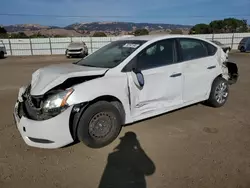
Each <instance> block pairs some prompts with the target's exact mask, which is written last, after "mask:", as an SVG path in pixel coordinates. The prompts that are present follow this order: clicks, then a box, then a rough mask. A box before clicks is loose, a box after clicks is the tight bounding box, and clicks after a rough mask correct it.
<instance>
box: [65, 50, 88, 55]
mask: <svg viewBox="0 0 250 188" xmlns="http://www.w3.org/2000/svg"><path fill="white" fill-rule="evenodd" d="M83 53H84V51H83V50H73V51H70V50H67V55H81V54H83Z"/></svg>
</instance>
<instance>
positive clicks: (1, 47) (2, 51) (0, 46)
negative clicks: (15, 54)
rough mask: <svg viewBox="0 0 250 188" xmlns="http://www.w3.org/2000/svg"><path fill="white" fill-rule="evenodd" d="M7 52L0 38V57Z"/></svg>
mask: <svg viewBox="0 0 250 188" xmlns="http://www.w3.org/2000/svg"><path fill="white" fill-rule="evenodd" d="M6 54H7V51H6V48H5V45H4V43H3V41H2V40H0V58H4V55H6Z"/></svg>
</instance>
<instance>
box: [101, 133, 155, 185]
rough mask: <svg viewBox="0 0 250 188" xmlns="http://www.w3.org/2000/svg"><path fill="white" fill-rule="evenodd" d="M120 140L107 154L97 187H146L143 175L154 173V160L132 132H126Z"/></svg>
mask: <svg viewBox="0 0 250 188" xmlns="http://www.w3.org/2000/svg"><path fill="white" fill-rule="evenodd" d="M120 140H121V141H120V143H119V145H118V146H117V147H115V148H114V151H113V152H112V153H110V154H109V155H108V160H107V165H106V167H105V170H104V172H103V175H102V178H101V180H100V183H99V187H98V188H128V187H129V188H146V187H147V185H146V179H145V176H150V175H152V174H154V172H155V169H156V167H155V164H154V162H153V161H152V160H151V159H150V158H149V157H148V156H147V154H146V153H145V151H144V150H143V149H142V147H141V145H140V143H139V141H138V139H137V137H136V134H135V133H134V132H127V133H126V134H125V136H124V137H122V138H120Z"/></svg>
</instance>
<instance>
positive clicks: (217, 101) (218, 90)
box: [206, 77, 229, 108]
mask: <svg viewBox="0 0 250 188" xmlns="http://www.w3.org/2000/svg"><path fill="white" fill-rule="evenodd" d="M222 91H224V93H223V92H222ZM228 96H229V84H228V81H227V80H226V79H224V78H222V77H217V78H216V79H215V80H214V81H213V84H212V88H211V92H210V96H209V99H208V100H207V101H206V104H207V105H209V106H211V107H215V108H218V107H222V106H223V105H224V104H225V103H226V102H227V99H228Z"/></svg>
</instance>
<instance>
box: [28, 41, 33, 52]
mask: <svg viewBox="0 0 250 188" xmlns="http://www.w3.org/2000/svg"><path fill="white" fill-rule="evenodd" d="M29 41H30V52H31V55H33V47H32V42H31V38H30V40H29Z"/></svg>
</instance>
